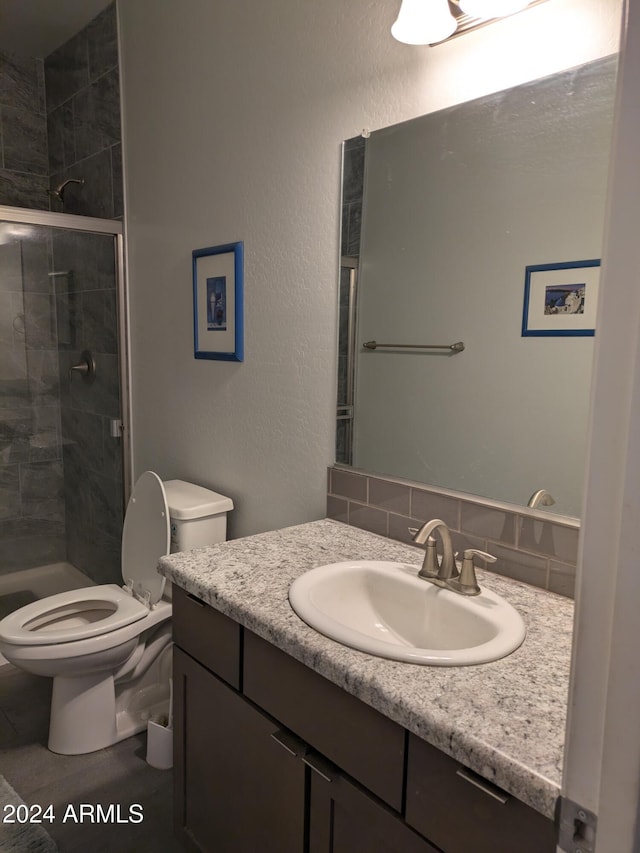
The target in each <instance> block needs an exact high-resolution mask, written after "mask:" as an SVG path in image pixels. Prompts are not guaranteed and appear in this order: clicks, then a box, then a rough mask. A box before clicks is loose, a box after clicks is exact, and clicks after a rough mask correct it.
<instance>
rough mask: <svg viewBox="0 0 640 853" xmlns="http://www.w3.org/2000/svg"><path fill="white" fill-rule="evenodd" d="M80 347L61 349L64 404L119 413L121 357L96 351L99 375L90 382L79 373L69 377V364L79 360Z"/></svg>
mask: <svg viewBox="0 0 640 853" xmlns="http://www.w3.org/2000/svg"><path fill="white" fill-rule="evenodd" d="M80 357H81V354H80V352H79V351H77V350H70V351H68V352H65V351H60V352H59V359H60V400H61V403H62V406H63V408H65V407H71V408H72V409H78V410H79V411H81V412H91V413H93V414H96V415H104V416H105V417H106V418H118V417H120V373H119V364H118V357H117V356H115V355H109V354H105V353H96V354H95V361H96V375H95V380H94V381H93V382H88V381H87V380H86V379H84V378H83V377H82V376H80V375H77V376H76V375H74V376H73V378H72V379H71V380H69V368H70V367H71V366H72V365H74V364H78V363H79V362H80Z"/></svg>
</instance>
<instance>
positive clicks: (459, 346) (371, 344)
mask: <svg viewBox="0 0 640 853" xmlns="http://www.w3.org/2000/svg"><path fill="white" fill-rule="evenodd" d="M362 346H363V347H366V348H367V349H378V348H380V347H391V348H392V349H448V350H450V352H462V350H463V349H464V344H463V343H462V341H458V342H457V343H455V344H379V343H378V342H377V341H367V342H366V343H364V344H362Z"/></svg>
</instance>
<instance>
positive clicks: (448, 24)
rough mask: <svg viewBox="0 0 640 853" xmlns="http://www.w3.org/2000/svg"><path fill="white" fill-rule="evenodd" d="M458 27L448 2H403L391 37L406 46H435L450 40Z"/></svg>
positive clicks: (433, 0)
mask: <svg viewBox="0 0 640 853" xmlns="http://www.w3.org/2000/svg"><path fill="white" fill-rule="evenodd" d="M456 26H457V24H456V19H455V18H454V17H453V15H452V14H451V10H450V8H449V3H448V2H447V0H402V6H401V7H400V12H399V13H398V17H397V19H396V22H395V23H394V25H393V26H392V27H391V35H392V36H393V37H394V39H397V40H398V41H401V42H404V44H435V43H436V42H439V41H443V39H446V38H448V37H449V36H450V35H451V34H452V33H453V32H455V29H456Z"/></svg>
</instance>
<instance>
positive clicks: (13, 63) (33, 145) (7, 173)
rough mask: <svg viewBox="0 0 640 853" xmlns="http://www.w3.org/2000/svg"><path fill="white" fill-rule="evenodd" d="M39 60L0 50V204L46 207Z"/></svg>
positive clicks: (47, 169)
mask: <svg viewBox="0 0 640 853" xmlns="http://www.w3.org/2000/svg"><path fill="white" fill-rule="evenodd" d="M43 79H44V78H43V65H42V60H39V59H32V58H23V57H18V56H15V55H14V54H11V53H6V52H4V51H0V131H1V132H0V145H1V149H2V150H1V152H0V155H1V156H0V166H1V167H2V168H0V204H5V205H11V206H14V207H28V208H39V209H41V210H48V208H49V197H48V195H47V188H48V173H49V166H48V157H47V133H46V115H45V99H44V87H43Z"/></svg>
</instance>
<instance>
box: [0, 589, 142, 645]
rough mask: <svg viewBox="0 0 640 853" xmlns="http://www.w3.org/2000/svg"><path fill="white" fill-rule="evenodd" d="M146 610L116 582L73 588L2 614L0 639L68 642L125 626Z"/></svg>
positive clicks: (48, 642)
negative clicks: (3, 616)
mask: <svg viewBox="0 0 640 853" xmlns="http://www.w3.org/2000/svg"><path fill="white" fill-rule="evenodd" d="M148 613H149V611H148V609H147V608H146V607H145V605H144V604H142V603H141V602H140V601H138V600H137V599H136V598H134V597H133V596H132V595H130V594H129V593H128V592H127V591H126V590H124V589H122V587H119V586H118V585H117V584H104V585H103V586H92V587H85V588H84V589H73V590H70V591H69V592H60V593H58V594H57V595H50V596H49V597H48V598H45V599H41V600H40V601H34V602H33V603H32V604H27V605H25V606H24V607H21V608H20V609H19V610H16V611H14V612H13V613H10V614H9V615H8V616H5V618H4V619H3V620H2V623H1V627H0V640H3V641H4V642H5V643H13V644H15V645H22V646H43V645H47V644H50V643H56V644H57V643H71V642H73V641H74V640H84V639H88V638H89V637H97V636H99V635H100V634H107V633H109V632H111V631H115V630H117V629H118V628H124V627H125V626H126V625H131V623H133V622H137V621H138V620H139V619H143V618H144V617H145V616H146V615H147V614H148Z"/></svg>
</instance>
